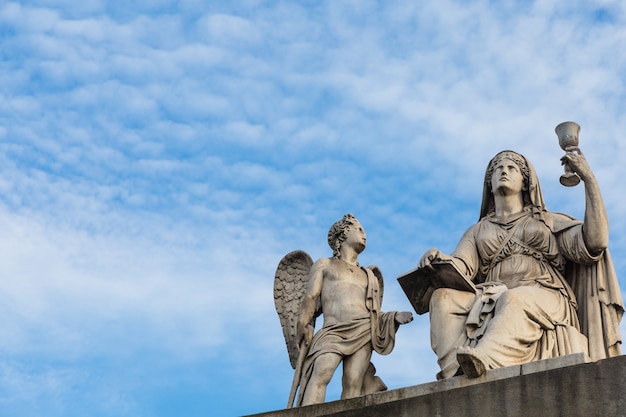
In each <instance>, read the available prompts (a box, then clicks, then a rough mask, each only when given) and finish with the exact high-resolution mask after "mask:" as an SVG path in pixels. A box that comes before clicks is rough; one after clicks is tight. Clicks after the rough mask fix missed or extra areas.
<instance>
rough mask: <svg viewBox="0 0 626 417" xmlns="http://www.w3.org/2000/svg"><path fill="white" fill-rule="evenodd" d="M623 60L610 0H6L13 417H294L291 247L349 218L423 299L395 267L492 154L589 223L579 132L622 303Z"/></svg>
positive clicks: (450, 224) (452, 231) (6, 273)
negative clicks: (575, 157)
mask: <svg viewBox="0 0 626 417" xmlns="http://www.w3.org/2000/svg"><path fill="white" fill-rule="evenodd" d="M624 50H626V6H625V5H624V3H623V2H621V1H619V0H614V1H613V0H604V1H600V0H596V1H567V0H553V1H536V2H533V1H525V2H513V1H497V2H496V1H476V2H469V3H468V2H462V1H450V0H437V1H428V0H427V1H421V2H405V1H378V2H377V1H321V2H317V1H315V2H314V1H260V0H259V1H253V0H251V1H213V2H202V1H196V0H181V1H176V2H174V1H168V0H156V1H150V2H111V1H105V0H82V1H80V2H76V1H69V0H65V1H62V0H61V1H59V0H57V1H50V0H34V1H30V2H22V3H18V2H12V1H8V2H7V1H5V2H2V3H1V4H0V70H1V73H2V77H0V226H1V230H2V231H3V233H2V234H0V248H1V250H2V254H3V255H2V261H1V262H0V317H2V323H3V325H2V326H0V415H1V416H40V415H46V416H49V417H55V416H64V417H66V416H84V415H90V416H94V417H98V416H116V417H122V416H158V417H161V416H182V415H184V416H213V415H215V416H234V415H244V414H253V413H258V412H263V411H269V410H274V409H280V408H284V406H285V404H286V402H287V397H288V393H289V388H290V385H291V378H292V376H293V373H292V369H291V367H290V365H289V361H288V356H287V353H286V349H285V346H284V341H283V338H282V332H281V329H280V325H279V322H278V317H277V315H276V313H275V310H274V305H273V295H272V290H273V278H274V272H275V269H276V266H277V264H278V262H279V260H280V259H281V258H282V256H283V255H285V254H286V253H288V252H290V251H292V250H295V249H304V250H306V251H307V252H308V253H309V254H310V255H311V256H312V257H313V258H320V257H326V256H330V254H331V251H330V248H328V247H327V244H326V233H327V231H328V227H329V226H330V225H331V224H332V223H333V222H334V221H336V220H338V219H339V218H341V216H342V215H343V214H344V213H348V212H351V213H353V214H355V215H356V216H357V217H358V218H359V220H360V221H361V223H362V224H363V226H364V227H365V229H366V231H367V234H368V248H367V249H366V251H365V252H364V253H363V254H362V255H361V258H360V260H361V262H362V263H363V264H365V265H369V264H376V265H378V266H379V267H380V268H381V269H382V271H383V274H384V275H385V277H386V289H385V300H384V303H383V308H384V309H385V310H409V309H410V305H409V303H408V300H407V299H406V298H405V296H404V295H403V293H402V291H401V289H400V287H399V285H398V284H397V282H396V277H397V276H398V275H399V274H401V273H403V272H405V271H407V270H409V269H411V268H413V267H414V266H415V265H416V264H417V262H418V260H419V258H420V257H421V255H422V253H423V252H424V251H425V250H426V249H428V248H430V247H438V248H440V249H441V250H442V251H444V252H450V251H451V250H452V249H453V248H454V246H455V245H456V243H457V241H458V239H459V238H460V236H461V234H462V233H463V231H464V230H465V229H466V228H467V227H469V226H470V225H471V224H473V223H474V222H475V221H476V220H477V217H478V212H479V206H480V194H481V191H482V176H483V174H484V169H485V166H486V164H487V162H488V161H489V159H490V158H491V157H492V156H493V155H494V154H495V153H497V152H498V151H500V150H503V149H514V150H516V151H518V152H520V153H522V154H524V155H526V156H527V157H528V158H529V159H530V160H531V161H532V162H533V164H534V165H535V167H536V168H537V171H538V174H539V177H540V180H541V185H542V189H543V191H544V195H545V199H546V202H547V204H548V207H549V208H550V209H551V210H553V211H562V212H567V213H570V214H572V215H574V216H577V217H581V216H582V214H583V210H584V196H583V189H582V187H581V186H579V187H576V188H565V187H562V186H561V185H560V184H559V183H558V177H559V176H560V174H561V173H562V167H561V166H560V161H559V159H560V157H561V155H562V153H563V151H562V150H561V149H560V148H559V146H558V143H557V139H556V135H555V134H554V127H555V126H556V125H557V124H558V123H560V122H562V121H566V120H574V121H576V122H578V123H579V124H580V125H581V126H582V130H581V135H580V141H581V148H582V150H583V152H584V153H585V155H586V156H587V158H588V160H589V161H590V164H591V166H592V168H594V172H595V174H596V177H597V178H598V181H599V182H600V186H601V189H602V192H603V195H604V198H605V202H606V206H607V210H608V214H609V218H610V223H611V229H612V234H611V250H612V252H613V254H614V259H615V263H616V268H617V272H618V276H619V277H620V281H621V285H622V288H626V261H625V260H624V258H623V256H620V255H621V254H623V253H624V252H625V251H626V237H625V236H624V233H623V232H624V231H625V230H626V206H624V204H623V201H624V197H623V195H624V192H625V188H624V178H626V139H625V137H626V134H625V131H624V127H625V126H626V113H624V108H626V89H625V78H626V56H625V55H624V54H623V53H622V51H624ZM428 331H429V330H428V321H427V317H417V318H416V320H415V321H414V322H413V323H411V324H410V325H407V326H405V327H402V328H401V329H400V331H399V334H398V341H397V345H396V349H395V350H394V352H393V353H392V354H391V355H389V356H385V357H381V356H377V357H375V359H374V363H375V364H376V366H377V368H378V373H379V375H380V376H381V377H382V378H383V380H384V381H385V382H386V383H387V385H388V386H389V387H390V388H399V387H404V386H409V385H415V384H420V383H424V382H430V381H433V380H434V375H435V373H436V371H437V369H436V362H435V357H434V355H433V354H432V352H431V351H430V344H429V341H428ZM622 332H626V327H625V326H624V324H622ZM339 390H340V388H339V384H338V381H335V382H333V383H332V384H331V387H330V389H329V392H328V399H329V400H333V399H337V398H338V397H339Z"/></svg>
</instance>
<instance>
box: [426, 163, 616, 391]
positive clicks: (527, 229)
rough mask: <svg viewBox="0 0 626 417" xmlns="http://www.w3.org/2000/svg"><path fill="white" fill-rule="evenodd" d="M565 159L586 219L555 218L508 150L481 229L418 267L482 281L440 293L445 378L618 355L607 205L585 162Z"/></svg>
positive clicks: (494, 170)
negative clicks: (447, 266) (449, 266)
mask: <svg viewBox="0 0 626 417" xmlns="http://www.w3.org/2000/svg"><path fill="white" fill-rule="evenodd" d="M563 158H564V160H566V161H567V163H569V165H570V167H571V168H572V170H573V171H574V172H576V173H577V174H578V175H579V176H580V178H581V180H582V181H583V182H584V184H585V199H586V207H585V217H584V221H582V222H581V221H579V220H576V219H574V218H572V217H570V216H567V215H564V214H560V213H552V212H548V211H547V209H546V207H545V204H544V201H543V196H542V194H541V189H540V187H539V182H538V179H537V174H536V172H535V170H534V168H533V166H532V165H531V164H530V163H529V162H528V161H527V160H526V158H525V157H524V156H522V155H520V154H518V153H516V152H512V151H503V152H500V153H499V154H497V155H496V156H495V157H494V158H493V159H492V160H491V161H490V162H489V165H488V167H487V171H486V173H485V180H484V189H483V201H482V207H481V213H480V219H479V221H478V223H476V224H475V225H473V226H472V227H470V228H469V229H468V230H467V231H466V232H465V234H464V235H463V237H462V238H461V241H460V242H459V244H458V246H457V247H456V249H455V250H454V252H453V253H452V254H451V255H449V256H448V255H444V254H442V253H441V252H440V251H439V250H437V249H430V250H429V251H427V252H426V253H425V254H424V256H423V257H422V259H421V260H420V263H419V268H425V267H428V266H429V265H431V264H433V265H434V264H435V263H437V262H440V261H446V262H452V263H453V264H454V266H455V267H456V269H457V270H458V271H460V273H461V274H463V275H465V277H466V278H468V279H470V280H472V281H474V282H475V283H478V285H477V286H476V287H477V292H476V293H473V292H466V291H459V290H455V289H450V288H440V289H437V290H435V291H434V293H432V297H431V299H430V306H429V311H430V320H431V344H432V347H433V350H434V351H435V353H436V354H437V357H438V362H439V365H440V367H441V372H439V373H438V375H437V378H438V379H442V378H449V377H452V376H455V375H459V374H465V375H467V376H469V377H477V376H480V375H482V374H483V373H484V372H485V371H486V370H489V369H493V368H498V367H504V366H510V365H516V364H522V363H526V362H531V361H535V360H540V359H547V358H551V357H555V356H561V355H565V354H570V353H578V352H583V353H585V354H587V355H589V356H590V357H591V359H593V360H598V359H602V358H605V357H611V356H617V355H619V354H620V344H621V339H620V335H619V322H620V320H621V316H622V313H623V303H622V299H621V293H620V290H619V286H618V283H617V278H616V276H615V271H614V268H613V264H612V261H611V258H610V255H609V252H608V250H607V246H608V240H609V231H608V230H609V229H608V221H607V215H606V210H605V208H604V203H603V201H602V197H601V195H600V190H599V187H598V184H597V181H596V179H595V177H594V175H593V173H592V171H591V168H590V167H589V164H588V163H587V161H586V159H585V158H584V156H583V155H582V154H577V153H573V152H568V153H567V154H566V156H564V157H563Z"/></svg>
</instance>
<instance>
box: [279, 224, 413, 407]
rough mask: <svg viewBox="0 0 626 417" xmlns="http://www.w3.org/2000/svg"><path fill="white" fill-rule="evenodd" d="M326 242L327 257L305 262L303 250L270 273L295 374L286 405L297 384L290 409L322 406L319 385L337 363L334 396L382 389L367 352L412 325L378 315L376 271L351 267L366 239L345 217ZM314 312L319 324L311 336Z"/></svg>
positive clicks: (397, 316) (401, 316)
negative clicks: (337, 382) (339, 373)
mask: <svg viewBox="0 0 626 417" xmlns="http://www.w3.org/2000/svg"><path fill="white" fill-rule="evenodd" d="M328 244H329V245H330V247H331V248H332V250H333V257H332V258H322V259H319V260H318V261H317V262H315V263H314V264H313V263H312V261H311V258H310V257H309V256H308V255H307V254H306V253H304V252H302V251H295V252H291V253H289V254H287V255H286V256H285V257H284V258H283V259H282V260H281V262H280V264H279V265H278V268H277V271H276V278H275V281H274V300H275V304H276V310H277V312H278V315H279V317H280V319H281V324H282V326H283V332H284V335H285V341H286V342H287V350H288V351H289V356H290V359H291V365H292V367H294V368H295V369H296V375H295V377H294V384H293V386H292V390H291V394H290V398H289V403H288V405H287V407H288V408H290V407H291V406H292V405H293V400H294V397H295V393H296V390H297V389H298V386H299V387H300V389H299V395H298V401H297V405H298V406H302V405H308V404H315V403H321V402H324V400H325V395H326V387H327V385H328V383H329V382H330V380H331V378H332V376H333V374H334V372H335V370H336V369H337V367H338V366H339V364H340V363H341V362H342V361H343V379H342V387H343V391H342V395H341V398H342V399H344V398H352V397H356V396H360V395H364V394H369V393H372V392H376V391H382V390H385V389H386V388H387V387H386V386H385V384H384V383H383V382H382V381H381V380H380V378H378V377H377V376H375V375H374V374H375V368H374V366H373V365H372V364H371V362H370V359H371V356H372V350H375V351H376V352H378V353H380V354H383V355H386V354H388V353H390V352H391V351H392V349H393V347H394V343H395V333H396V331H397V329H398V327H399V325H400V324H405V323H408V322H410V321H411V320H413V316H412V314H411V313H410V312H389V313H383V312H381V310H380V306H381V302H382V295H383V280H382V274H381V273H380V270H379V269H378V267H376V266H370V267H367V268H366V267H362V266H360V265H359V263H358V262H357V257H358V255H359V254H360V253H361V252H362V251H363V250H364V249H365V244H366V239H365V231H364V230H363V227H362V226H361V224H360V223H359V221H358V220H357V219H356V218H355V217H354V216H353V215H351V214H346V215H345V216H343V218H342V219H341V220H339V221H338V222H336V223H335V224H333V225H332V227H331V228H330V230H329V232H328ZM320 314H322V315H323V316H324V324H323V326H322V328H321V329H320V330H319V331H318V332H317V333H316V334H315V336H313V333H314V327H315V317H317V316H318V315H320Z"/></svg>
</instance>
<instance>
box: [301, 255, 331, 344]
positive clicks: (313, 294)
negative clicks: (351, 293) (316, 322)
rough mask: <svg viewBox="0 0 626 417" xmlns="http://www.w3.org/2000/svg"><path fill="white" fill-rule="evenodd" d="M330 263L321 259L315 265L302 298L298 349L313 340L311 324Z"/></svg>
mask: <svg viewBox="0 0 626 417" xmlns="http://www.w3.org/2000/svg"><path fill="white" fill-rule="evenodd" d="M327 263H328V259H320V260H318V261H317V262H315V263H314V264H313V266H312V267H311V272H310V274H309V281H308V282H307V288H306V292H305V294H304V297H302V304H301V306H300V315H299V316H298V328H297V332H298V335H297V341H298V344H297V346H298V348H299V347H300V346H301V344H302V342H305V343H306V344H307V345H308V344H309V343H310V342H311V339H312V338H313V330H314V329H313V327H312V326H311V325H310V324H309V323H310V322H311V320H313V316H314V315H315V309H316V307H317V300H318V299H319V297H320V295H321V293H322V283H323V281H324V268H325V267H326V264H327Z"/></svg>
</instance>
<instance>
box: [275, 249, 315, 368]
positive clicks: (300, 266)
mask: <svg viewBox="0 0 626 417" xmlns="http://www.w3.org/2000/svg"><path fill="white" fill-rule="evenodd" d="M312 265H313V260H312V259H311V257H310V256H309V255H308V254H307V253H306V252H304V251H301V250H296V251H293V252H289V253H288V254H287V255H285V256H284V257H283V259H281V261H280V262H279V263H278V267H277V268H276V276H275V277H274V305H275V306H276V312H277V313H278V317H279V318H280V324H281V326H282V328H283V335H284V336H285V343H286V344H287V353H289V361H290V362H291V367H292V368H294V369H295V368H296V361H297V360H298V352H299V351H298V347H297V339H296V338H297V336H296V329H297V325H298V315H299V314H300V304H301V303H302V297H303V296H304V293H305V292H306V285H307V281H308V279H309V271H310V270H311V266H312ZM320 314H321V307H320V305H319V304H318V308H317V311H316V313H315V315H314V317H313V319H312V320H311V325H312V326H313V327H315V318H316V317H317V316H319V315H320Z"/></svg>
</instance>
